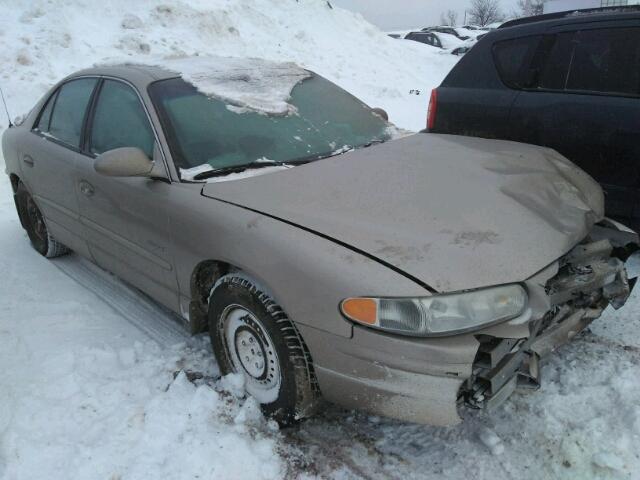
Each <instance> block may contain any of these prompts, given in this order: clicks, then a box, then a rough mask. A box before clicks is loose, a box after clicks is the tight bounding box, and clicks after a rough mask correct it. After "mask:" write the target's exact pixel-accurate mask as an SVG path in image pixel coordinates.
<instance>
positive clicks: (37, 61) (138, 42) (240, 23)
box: [0, 0, 457, 130]
mask: <svg viewBox="0 0 640 480" xmlns="http://www.w3.org/2000/svg"><path fill="white" fill-rule="evenodd" d="M0 43H1V44H2V46H3V48H1V49H0V86H2V88H3V89H4V91H5V94H6V96H7V102H8V104H9V108H10V110H11V113H12V115H13V116H14V117H15V116H17V115H19V114H22V113H24V112H26V111H28V110H29V109H30V108H31V107H32V106H33V104H34V103H35V102H36V101H37V99H38V98H39V97H40V96H41V95H42V94H43V93H44V92H45V91H46V90H47V89H48V88H49V87H51V86H52V85H53V84H54V83H55V82H57V81H58V80H60V79H61V78H62V77H64V76H65V75H67V74H70V73H72V72H74V71H76V70H79V69H81V68H85V67H90V66H92V65H94V64H96V63H102V62H103V61H105V60H107V59H114V58H125V59H126V58H128V59H129V60H134V59H138V60H139V59H144V58H145V57H151V56H160V57H165V56H173V57H180V56H185V55H194V54H199V55H218V56H231V57H252V58H256V57H258V58H264V59H266V60H273V61H278V62H295V63H297V64H299V65H300V66H302V67H303V68H308V69H310V70H312V71H316V72H318V73H319V74H321V75H323V76H325V77H327V78H328V79H330V80H332V81H334V82H335V83H337V84H338V85H340V86H341V87H343V88H345V89H346V90H348V91H350V92H352V93H353V94H355V95H356V96H358V97H360V98H361V99H362V100H363V101H365V102H366V103H368V104H369V105H371V106H373V107H382V108H384V109H385V110H387V112H388V113H389V115H390V119H391V120H392V121H393V122H394V123H396V124H397V125H398V126H400V127H403V128H408V129H411V130H419V129H421V128H424V122H425V116H426V110H427V104H428V99H429V92H430V89H431V88H433V87H435V86H437V85H438V84H439V83H440V82H441V80H442V79H443V78H444V76H445V75H446V73H447V72H448V71H449V70H450V69H451V67H452V66H453V65H454V64H455V62H456V61H457V58H456V57H454V56H453V55H443V54H440V53H438V52H437V51H435V49H433V48H429V47H428V46H425V45H421V44H418V43H415V42H399V41H396V40H394V39H392V38H389V37H387V35H385V34H384V33H383V32H381V31H380V30H379V29H378V28H376V27H374V26H373V25H371V24H369V23H368V22H366V21H365V20H364V19H363V18H362V17H361V16H360V15H359V14H355V13H352V12H349V11H346V10H343V9H340V8H337V7H334V8H329V6H328V5H327V2H326V1H325V0H300V1H299V2H297V1H296V0H191V1H189V2H186V1H180V0H166V1H165V2H164V3H161V4H159V3H158V2H157V1H155V0H138V1H136V2H131V1H130V0H110V1H107V2H86V1H84V0H65V1H62V0H58V1H56V0H51V1H46V0H0ZM417 92H419V95H417V94H416V93H417ZM6 124H7V121H6V118H5V117H4V115H0V130H1V129H3V128H5V127H6Z"/></svg>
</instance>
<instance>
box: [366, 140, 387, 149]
mask: <svg viewBox="0 0 640 480" xmlns="http://www.w3.org/2000/svg"><path fill="white" fill-rule="evenodd" d="M384 142H386V140H382V139H380V138H377V139H375V140H371V141H370V142H368V143H365V144H364V145H362V147H363V148H367V147H370V146H371V145H377V144H379V143H384Z"/></svg>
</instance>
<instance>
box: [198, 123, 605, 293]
mask: <svg viewBox="0 0 640 480" xmlns="http://www.w3.org/2000/svg"><path fill="white" fill-rule="evenodd" d="M202 193H203V195H204V196H207V197H211V198H215V199H219V200H223V201H226V202H231V203H234V204H237V205H240V206H243V207H246V208H250V209H252V210H255V211H258V212H261V213H264V214H267V215H270V216H273V217H277V218H279V219H283V220H285V221H287V222H290V223H293V224H296V225H299V226H300V227H303V228H305V229H308V230H312V231H314V232H317V233H319V234H322V235H324V236H327V237H330V238H332V239H335V240H337V241H339V242H341V243H343V244H347V245H349V246H351V247H353V248H356V249H358V250H360V251H363V252H366V253H367V254H368V255H370V256H373V257H376V258H377V259H379V260H381V261H382V262H386V263H387V264H390V265H392V266H394V267H395V268H396V269H400V270H402V271H403V272H404V273H406V274H408V275H410V276H412V277H414V278H415V279H418V280H419V281H420V282H422V283H424V284H427V285H428V286H430V287H431V288H432V289H434V290H436V291H439V292H447V291H457V290H464V289H471V288H478V287H484V286H489V285H498V284H504V283H510V282H519V281H523V280H526V279H527V278H529V277H530V276H532V275H533V274H535V273H537V272H538V271H540V270H541V269H543V268H544V267H546V266H547V265H549V264H551V263H553V262H554V261H555V260H556V259H558V258H559V257H560V256H562V255H563V254H565V253H566V252H568V251H569V250H570V249H571V248H572V247H573V246H574V245H575V244H576V243H577V242H579V241H580V240H582V239H583V238H584V237H585V236H586V235H587V234H588V232H589V230H590V229H591V227H592V225H593V224H594V223H596V222H598V221H599V220H600V219H602V217H603V215H604V197H603V194H602V190H601V189H600V187H599V186H598V184H597V183H596V182H595V181H594V180H593V179H592V178H591V177H589V176H588V175H587V174H586V173H584V172H583V171H582V170H580V169H579V168H578V167H576V166H575V165H573V164H572V163H570V162H569V161H568V160H566V159H565V158H564V157H562V156H560V155H559V154H558V153H556V152H555V151H553V150H550V149H546V148H541V147H535V146H532V145H525V144H520V143H515V142H506V141H499V140H483V139H478V138H470V137H458V136H451V135H436V134H416V135H411V136H409V137H405V138H403V139H400V140H395V141H390V142H387V143H384V144H381V145H376V146H372V147H368V148H363V149H359V150H356V151H353V152H350V153H345V154H343V155H339V156H336V157H332V158H328V159H324V160H320V161H316V162H313V163H310V164H306V165H302V166H299V167H295V168H291V169H288V170H284V171H279V172H274V173H271V174H267V175H261V176H256V177H252V178H245V179H240V180H236V181H230V182H220V183H208V184H206V185H205V186H204V188H203V191H202ZM366 293H368V292H363V294H366Z"/></svg>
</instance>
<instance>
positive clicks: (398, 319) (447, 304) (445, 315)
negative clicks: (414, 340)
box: [340, 285, 527, 337]
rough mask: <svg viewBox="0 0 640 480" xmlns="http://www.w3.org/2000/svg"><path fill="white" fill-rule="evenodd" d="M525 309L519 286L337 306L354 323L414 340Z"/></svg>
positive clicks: (486, 322)
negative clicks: (416, 337) (411, 337)
mask: <svg viewBox="0 0 640 480" xmlns="http://www.w3.org/2000/svg"><path fill="white" fill-rule="evenodd" d="M526 307H527V292H526V291H525V290H524V288H522V286H520V285H505V286H501V287H492V288H484V289H481V290H472V291H468V292H462V293H450V294H442V295H433V296H431V297H424V298H371V297H361V298H347V299H345V300H343V301H342V303H341V304H340V310H341V311H342V313H343V314H344V315H345V316H346V317H347V318H348V319H350V320H352V321H354V322H357V323H360V324H363V325H367V326H369V327H373V328H377V329H380V330H385V331H388V332H393V333H399V334H403V335H412V336H418V337H430V336H443V335H454V334H457V333H463V332H469V331H472V330H478V329H480V328H482V327H486V326H488V325H492V324H495V323H500V322H504V321H506V320H509V319H512V318H515V317H517V316H519V315H520V314H522V313H523V312H524V310H525V309H526Z"/></svg>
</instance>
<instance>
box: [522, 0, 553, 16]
mask: <svg viewBox="0 0 640 480" xmlns="http://www.w3.org/2000/svg"><path fill="white" fill-rule="evenodd" d="M546 1H547V0H518V8H519V9H520V11H519V12H518V16H519V17H533V16H534V15H542V13H543V12H544V4H545V2H546Z"/></svg>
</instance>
